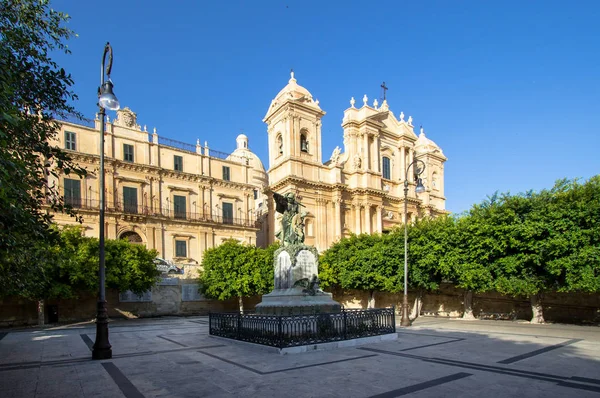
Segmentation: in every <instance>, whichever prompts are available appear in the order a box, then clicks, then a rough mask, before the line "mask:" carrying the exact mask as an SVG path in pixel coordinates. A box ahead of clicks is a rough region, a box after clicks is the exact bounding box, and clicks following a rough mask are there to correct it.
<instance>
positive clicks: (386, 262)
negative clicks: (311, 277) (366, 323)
mask: <svg viewBox="0 0 600 398" xmlns="http://www.w3.org/2000/svg"><path fill="white" fill-rule="evenodd" d="M391 243H392V239H391V238H390V237H388V236H381V235H367V234H362V235H352V236H351V237H349V238H344V239H341V240H340V241H339V242H337V243H335V244H334V245H333V246H332V247H330V248H329V249H328V250H326V251H325V252H323V254H322V256H321V259H320V261H319V279H320V280H321V283H322V286H323V287H329V286H334V285H336V286H339V287H342V288H344V289H364V290H369V291H387V292H397V291H399V289H400V288H401V285H400V283H399V282H400V278H401V277H402V274H401V273H399V271H400V266H401V264H402V261H403V257H398V254H399V253H398V248H397V246H396V245H394V244H391Z"/></svg>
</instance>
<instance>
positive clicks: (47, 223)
mask: <svg viewBox="0 0 600 398" xmlns="http://www.w3.org/2000/svg"><path fill="white" fill-rule="evenodd" d="M68 19H69V17H68V16H67V15H66V14H63V13H60V12H57V11H54V10H52V9H51V8H50V6H49V4H48V1H43V0H4V1H2V2H0V258H1V259H2V260H1V261H0V291H2V292H3V294H9V293H22V292H23V291H27V290H30V291H31V292H32V293H33V292H34V291H35V290H36V286H37V285H38V284H39V282H40V281H41V279H40V278H41V277H43V276H44V275H45V273H44V271H43V270H42V269H41V268H40V267H41V266H40V264H39V263H38V262H37V261H30V260H32V252H36V253H37V252H38V249H39V250H41V251H44V250H45V249H44V247H45V245H46V244H47V243H48V242H51V241H54V242H56V241H57V240H58V239H59V238H58V235H57V234H56V233H55V231H54V230H53V229H52V228H51V221H52V216H51V215H50V213H48V212H46V211H45V210H44V208H43V205H44V204H48V205H49V206H50V207H51V208H52V209H53V210H54V211H65V210H66V211H67V212H69V213H71V214H72V212H71V209H69V208H66V207H65V206H64V205H63V201H62V198H61V196H60V194H59V192H58V188H57V187H55V186H53V185H50V184H48V178H47V177H48V174H53V175H58V174H59V173H64V174H74V175H76V176H83V175H85V170H83V169H82V168H80V167H79V166H77V165H75V164H74V163H73V162H72V161H71V159H70V158H69V156H68V154H67V153H66V152H64V151H63V150H61V149H59V148H57V147H53V146H51V145H50V144H49V142H48V140H49V139H51V138H53V137H54V136H55V135H56V134H57V130H58V124H57V123H56V122H55V118H66V117H69V116H71V117H73V116H74V117H76V118H77V117H80V116H81V115H79V114H78V113H77V112H76V110H75V109H74V108H73V106H72V105H70V102H71V101H73V100H75V99H76V96H75V94H74V93H73V91H72V90H71V88H70V87H71V85H72V84H73V80H72V78H71V76H70V75H69V74H68V73H66V72H65V70H64V69H62V68H61V67H59V66H58V64H56V62H54V61H53V60H52V58H51V57H50V54H53V53H56V52H63V53H69V50H68V48H67V46H66V45H65V41H67V40H68V39H70V38H71V37H72V36H73V35H74V34H73V32H72V31H71V30H69V29H68V28H66V27H65V26H64V25H65V24H66V23H67V21H68ZM34 258H35V257H34Z"/></svg>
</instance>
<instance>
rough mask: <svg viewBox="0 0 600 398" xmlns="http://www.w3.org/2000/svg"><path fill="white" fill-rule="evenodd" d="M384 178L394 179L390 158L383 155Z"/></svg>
mask: <svg viewBox="0 0 600 398" xmlns="http://www.w3.org/2000/svg"><path fill="white" fill-rule="evenodd" d="M383 178H385V179H386V180H391V179H392V170H391V167H390V158H388V157H387V156H384V157H383Z"/></svg>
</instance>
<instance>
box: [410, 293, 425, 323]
mask: <svg viewBox="0 0 600 398" xmlns="http://www.w3.org/2000/svg"><path fill="white" fill-rule="evenodd" d="M422 308H423V290H419V293H418V294H417V297H415V303H414V305H413V308H412V312H411V314H410V316H409V318H412V319H413V320H414V319H417V318H418V317H419V315H421V309H422Z"/></svg>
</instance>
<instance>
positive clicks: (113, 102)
mask: <svg viewBox="0 0 600 398" xmlns="http://www.w3.org/2000/svg"><path fill="white" fill-rule="evenodd" d="M107 55H108V65H106V56H107ZM112 58H113V53H112V47H111V46H110V43H106V45H105V46H104V54H103V55H102V65H101V67H100V87H99V88H98V106H99V108H100V112H99V115H100V230H99V232H98V238H99V241H100V267H99V271H98V277H99V279H100V291H99V293H98V303H97V306H96V309H97V314H96V341H95V342H94V347H93V348H92V359H109V358H112V347H111V345H110V342H109V341H108V315H107V312H106V294H105V293H106V292H105V290H106V289H105V286H104V285H105V268H104V207H105V203H104V200H105V191H104V123H105V118H106V112H105V109H109V110H111V111H116V110H118V109H119V101H118V100H117V97H115V94H114V93H113V90H112V89H113V84H112V81H111V80H110V71H111V69H112ZM105 73H106V77H107V78H108V80H107V81H104V74H105Z"/></svg>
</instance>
